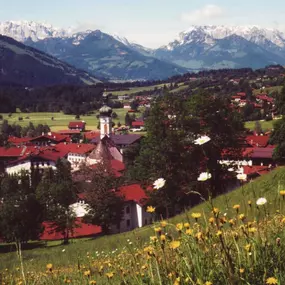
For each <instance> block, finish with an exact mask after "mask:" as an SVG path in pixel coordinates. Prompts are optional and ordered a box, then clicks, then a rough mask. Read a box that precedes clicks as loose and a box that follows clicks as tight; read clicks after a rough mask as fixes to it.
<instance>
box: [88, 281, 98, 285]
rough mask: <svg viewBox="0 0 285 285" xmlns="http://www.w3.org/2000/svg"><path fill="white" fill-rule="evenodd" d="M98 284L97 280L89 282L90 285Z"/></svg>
mask: <svg viewBox="0 0 285 285" xmlns="http://www.w3.org/2000/svg"><path fill="white" fill-rule="evenodd" d="M96 284H97V282H96V281H95V280H90V281H89V285H96Z"/></svg>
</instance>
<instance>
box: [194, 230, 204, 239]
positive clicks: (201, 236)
mask: <svg viewBox="0 0 285 285" xmlns="http://www.w3.org/2000/svg"><path fill="white" fill-rule="evenodd" d="M196 238H197V239H198V240H201V239H202V238H203V233H202V232H198V233H197V234H196Z"/></svg>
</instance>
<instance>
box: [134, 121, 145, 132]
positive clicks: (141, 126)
mask: <svg viewBox="0 0 285 285" xmlns="http://www.w3.org/2000/svg"><path fill="white" fill-rule="evenodd" d="M132 128H135V129H139V130H143V129H144V121H143V120H136V121H134V122H132Z"/></svg>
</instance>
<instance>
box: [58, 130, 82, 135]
mask: <svg viewBox="0 0 285 285" xmlns="http://www.w3.org/2000/svg"><path fill="white" fill-rule="evenodd" d="M57 133H59V134H61V135H74V134H80V130H62V131H58V132H57Z"/></svg>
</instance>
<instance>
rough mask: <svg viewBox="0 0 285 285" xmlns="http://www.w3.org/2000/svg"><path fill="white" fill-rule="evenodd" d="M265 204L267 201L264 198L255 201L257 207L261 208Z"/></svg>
mask: <svg viewBox="0 0 285 285" xmlns="http://www.w3.org/2000/svg"><path fill="white" fill-rule="evenodd" d="M266 203H267V200H266V198H259V199H258V200H257V201H256V205H257V206H263V205H265V204H266Z"/></svg>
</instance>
